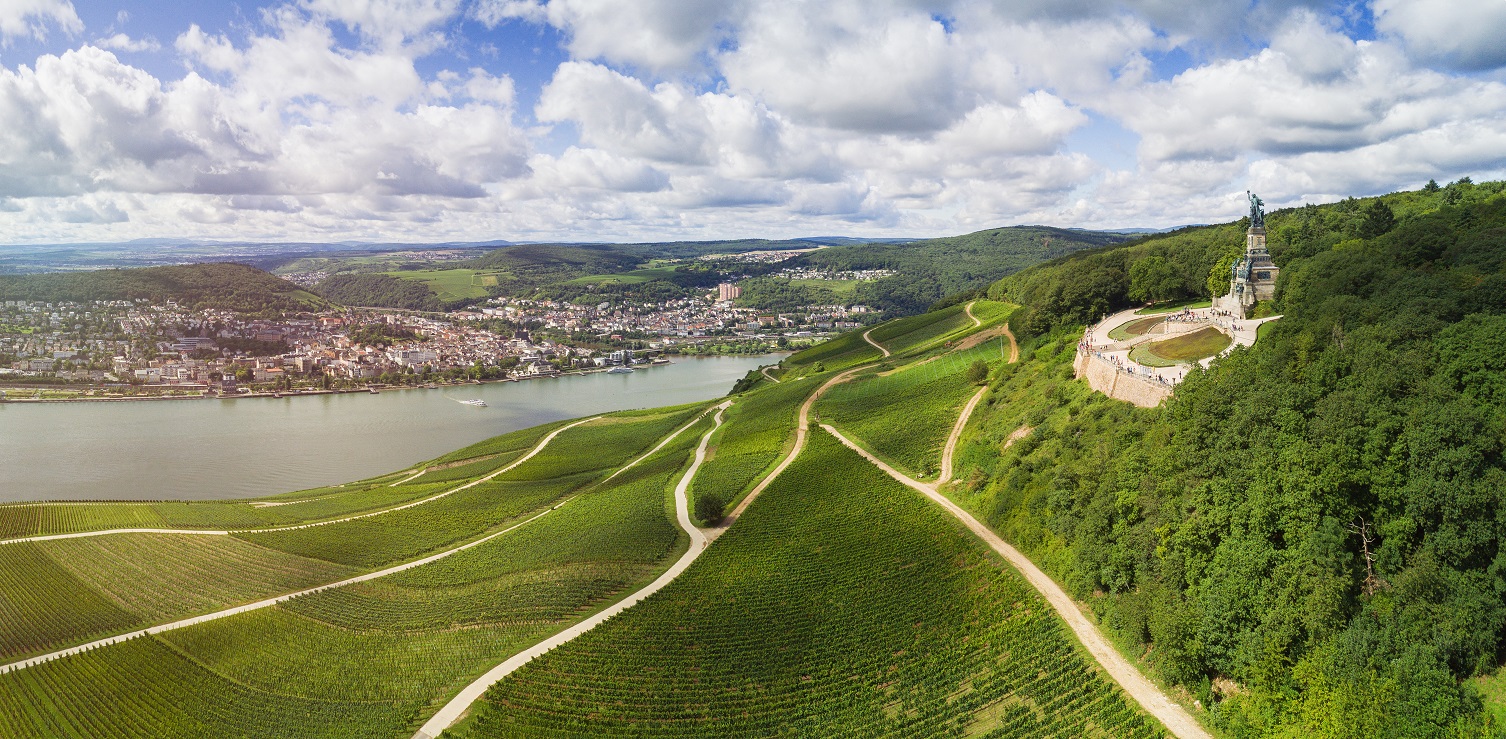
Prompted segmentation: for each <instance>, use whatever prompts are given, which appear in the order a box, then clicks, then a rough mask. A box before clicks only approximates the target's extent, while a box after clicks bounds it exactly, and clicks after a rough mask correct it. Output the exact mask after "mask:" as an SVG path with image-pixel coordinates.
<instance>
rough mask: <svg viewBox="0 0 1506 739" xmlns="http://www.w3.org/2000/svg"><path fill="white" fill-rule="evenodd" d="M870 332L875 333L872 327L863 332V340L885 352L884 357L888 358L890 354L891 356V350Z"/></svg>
mask: <svg viewBox="0 0 1506 739" xmlns="http://www.w3.org/2000/svg"><path fill="white" fill-rule="evenodd" d="M870 333H873V329H871V328H870V329H868V330H867V331H864V332H863V341H866V342H868V343H870V344H872V345H873V348H875V349H877V350H879V351H881V352H883V353H884V357H885V358H888V356H889V350H888V349H885V348H884V345H883V344H880V343H878V342H877V341H874V340H873V337H872V336H869V335H868V334H870Z"/></svg>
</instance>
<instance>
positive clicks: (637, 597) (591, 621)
mask: <svg viewBox="0 0 1506 739" xmlns="http://www.w3.org/2000/svg"><path fill="white" fill-rule="evenodd" d="M731 405H732V401H730V400H729V401H727V402H725V403H722V404H721V405H719V406H717V411H716V424H715V425H714V426H712V427H711V430H710V431H707V432H706V434H705V435H704V436H702V437H701V444H700V446H698V447H696V450H695V462H693V463H691V465H690V469H688V470H686V471H685V475H684V476H683V477H681V478H680V483H679V484H678V485H676V486H675V520H676V521H678V522H679V524H680V528H682V529H684V530H685V533H686V534H689V535H690V548H689V549H687V550H686V551H685V554H683V555H681V556H680V559H679V560H678V561H676V562H675V563H674V564H673V565H671V566H670V568H669V569H668V570H665V571H664V574H662V575H660V576H659V577H658V578H657V579H655V580H654V581H653V582H651V583H649V584H648V585H647V586H646V587H644V588H643V589H642V590H639V591H638V592H636V593H633V594H632V595H629V596H628V597H626V598H623V599H622V600H620V601H617V602H616V603H613V604H612V605H610V606H608V607H607V608H606V609H605V610H602V611H601V612H600V613H597V614H596V615H594V616H592V617H590V618H588V619H586V620H584V621H582V622H580V623H578V624H576V625H574V626H571V627H570V628H567V629H565V630H564V631H561V632H560V633H558V634H555V635H554V636H551V637H549V638H548V639H545V640H544V641H541V642H539V643H538V644H535V645H533V646H532V647H529V648H528V649H526V650H524V651H522V652H519V653H517V654H515V655H513V656H512V657H511V658H509V659H508V660H507V661H506V662H503V663H502V664H500V665H497V666H496V667H494V668H492V669H491V670H490V671H488V672H487V673H486V674H485V675H482V676H481V677H479V678H477V679H476V680H475V681H474V682H472V683H471V684H470V685H467V686H465V687H464V688H463V689H461V691H460V694H459V695H457V696H455V697H454V698H452V699H451V700H450V702H449V703H446V704H445V705H444V707H443V708H441V709H439V712H438V713H436V714H434V716H433V718H430V719H429V720H428V722H426V723H425V724H424V725H423V726H422V727H420V728H419V730H418V733H417V734H414V735H413V736H414V739H433V737H437V736H439V735H440V734H442V733H444V730H445V729H448V728H450V727H451V726H453V725H455V722H456V721H459V720H460V717H461V716H464V715H465V713H466V711H468V710H470V707H471V705H472V704H473V703H475V702H476V700H477V699H479V698H481V696H483V695H485V694H486V690H487V688H490V687H491V686H492V685H493V684H495V683H496V682H497V681H498V680H501V679H502V678H504V677H507V676H508V675H511V674H512V673H513V672H514V671H516V670H517V669H518V668H520V667H522V666H523V665H526V664H528V663H529V662H531V661H533V659H534V658H536V657H538V656H540V655H542V654H545V653H546V652H548V651H549V650H551V649H554V648H555V647H558V646H560V645H561V644H564V643H565V642H568V641H570V640H571V639H574V638H575V637H577V636H580V635H581V634H584V633H586V632H587V631H590V630H591V629H594V628H596V627H597V626H600V625H601V624H602V623H604V622H605V621H606V620H607V619H609V618H611V617H613V616H616V615H617V614H619V613H622V612H623V611H625V610H627V609H629V608H632V607H633V606H635V605H637V604H638V603H640V602H641V601H642V600H643V599H644V598H647V597H649V596H650V595H653V594H654V593H657V592H659V591H660V590H661V589H663V588H664V586H665V585H668V584H669V583H670V582H671V581H673V580H674V579H675V578H676V577H679V576H680V573H682V572H684V571H685V569H686V568H687V567H689V566H690V563H692V562H694V561H695V560H696V558H697V557H699V556H701V552H704V551H706V545H707V544H709V543H711V540H710V539H708V538H707V537H706V535H705V534H704V533H702V531H701V530H700V529H698V528H696V527H695V524H693V523H691V521H690V501H689V499H688V498H687V492H688V490H689V489H690V481H691V480H693V479H695V474H696V472H697V471H699V470H700V469H701V464H702V463H703V462H705V461H706V445H707V443H709V442H710V441H711V435H712V434H713V433H716V430H717V429H719V428H721V427H722V413H723V412H725V411H726V410H727V408H728V407H730V406H731ZM703 415H704V414H703ZM696 420H700V418H699V417H697V419H696ZM681 430H684V429H681ZM675 433H676V435H678V434H679V432H678V431H676V432H675ZM635 464H636V462H635Z"/></svg>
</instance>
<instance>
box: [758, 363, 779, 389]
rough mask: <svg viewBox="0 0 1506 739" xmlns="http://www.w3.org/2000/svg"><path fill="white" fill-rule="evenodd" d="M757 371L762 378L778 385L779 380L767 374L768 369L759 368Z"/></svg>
mask: <svg viewBox="0 0 1506 739" xmlns="http://www.w3.org/2000/svg"><path fill="white" fill-rule="evenodd" d="M758 371H759V372H762V373H763V376H764V377H767V378H769V381H770V382H772V383H774V384H776V385H777V384H779V378H778V377H775V376H773V375H771V374H769V368H768V367H759V368H758Z"/></svg>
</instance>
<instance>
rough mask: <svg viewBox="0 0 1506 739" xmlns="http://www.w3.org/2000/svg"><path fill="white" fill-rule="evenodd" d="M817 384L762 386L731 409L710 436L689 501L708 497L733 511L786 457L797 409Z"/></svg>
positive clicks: (805, 381) (794, 382) (815, 381)
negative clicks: (780, 460) (783, 457)
mask: <svg viewBox="0 0 1506 739" xmlns="http://www.w3.org/2000/svg"><path fill="white" fill-rule="evenodd" d="M818 383H819V381H818V380H816V379H805V380H800V381H791V382H783V383H780V384H778V385H771V386H765V387H764V388H762V389H761V390H759V391H758V392H756V393H750V394H749V395H748V396H747V397H746V398H745V399H743V400H741V401H739V402H738V403H737V404H735V405H733V406H732V408H730V409H729V410H728V411H727V412H726V415H725V423H723V425H722V428H721V430H719V431H717V433H716V434H715V435H714V436H712V437H711V447H710V449H709V453H708V454H707V457H706V462H705V464H703V465H701V469H700V472H699V473H697V474H696V477H695V480H694V481H693V482H692V483H691V486H690V495H691V498H692V499H693V500H694V499H696V498H698V497H699V496H701V495H710V496H715V497H716V498H717V499H718V500H720V501H721V502H722V505H723V507H724V508H728V509H730V508H731V507H732V506H735V505H736V504H737V502H738V501H739V500H741V499H742V497H743V496H744V495H745V494H747V492H748V491H749V490H751V489H752V488H753V485H754V484H755V483H756V482H758V481H759V480H761V479H763V477H764V475H765V474H767V473H768V472H769V471H770V470H771V469H772V468H773V467H774V465H775V463H777V462H778V461H779V459H780V458H781V457H782V456H784V453H785V452H786V451H787V450H788V447H789V444H790V438H791V437H792V436H793V435H794V430H795V420H796V418H795V417H796V414H797V413H798V412H799V410H800V404H801V403H804V402H805V399H806V398H807V397H809V396H810V394H811V393H812V392H814V391H815V389H816V387H817V385H818ZM691 510H695V508H694V506H692V508H691Z"/></svg>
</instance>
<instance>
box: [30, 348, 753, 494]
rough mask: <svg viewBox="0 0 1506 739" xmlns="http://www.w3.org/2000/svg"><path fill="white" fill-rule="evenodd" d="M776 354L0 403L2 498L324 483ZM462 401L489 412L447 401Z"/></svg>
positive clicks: (650, 398) (687, 390)
mask: <svg viewBox="0 0 1506 739" xmlns="http://www.w3.org/2000/svg"><path fill="white" fill-rule="evenodd" d="M782 356H783V355H779V354H770V355H764V356H738V357H681V358H677V359H675V361H674V364H671V365H667V366H658V367H649V368H644V369H639V370H638V371H637V372H634V373H632V374H621V375H609V374H606V373H595V374H589V375H581V376H569V377H559V378H553V379H540V380H525V381H523V382H504V383H489V384H485V385H464V386H457V387H447V388H441V389H437V390H429V389H412V390H388V391H385V392H383V393H381V394H380V395H372V394H370V393H350V394H343V395H320V396H309V397H295V398H282V399H277V398H242V399H238V400H173V401H166V400H164V401H133V402H116V403H111V402H97V403H89V402H85V403H9V404H0V501H6V502H9V501H17V500H104V499H114V500H128V499H150V500H160V499H176V500H203V499H208V498H249V497H253V496H259V495H268V494H272V493H281V492H287V491H291V490H302V489H305V488H312V487H319V486H321V485H334V484H338V483H342V482H349V481H352V480H360V479H363V478H367V477H374V476H376V475H380V474H383V473H386V472H392V471H395V470H400V469H403V468H405V467H407V466H409V465H412V464H414V463H416V462H421V461H423V460H425V459H432V458H434V457H437V456H440V455H442V454H445V453H446V452H450V451H453V450H455V449H459V448H460V447H463V446H466V445H468V444H473V443H475V442H477V441H481V440H482V439H486V438H489V437H492V436H497V435H499V434H505V433H508V432H509V431H516V430H518V429H522V428H528V427H529V426H536V425H538V424H541V423H548V422H550V421H557V420H560V419H564V418H576V417H580V416H589V415H594V414H597V413H603V412H606V411H615V410H624V409H629V408H654V407H658V406H666V405H679V404H681V403H690V402H694V401H700V400H710V399H712V398H717V397H721V396H723V395H725V394H727V392H728V391H730V390H731V389H732V385H733V384H734V383H736V382H737V381H738V380H739V379H741V378H742V377H743V375H745V374H746V373H747V372H748V370H752V369H757V368H758V366H759V365H762V364H773V363H774V362H777V361H779V359H780V357H782ZM466 398H480V399H482V400H485V401H486V402H487V405H488V406H489V407H486V408H477V407H473V406H468V405H463V404H461V403H459V402H457V401H458V400H461V399H466Z"/></svg>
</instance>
